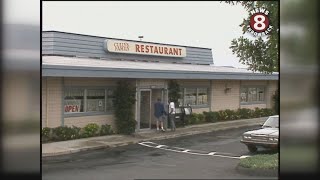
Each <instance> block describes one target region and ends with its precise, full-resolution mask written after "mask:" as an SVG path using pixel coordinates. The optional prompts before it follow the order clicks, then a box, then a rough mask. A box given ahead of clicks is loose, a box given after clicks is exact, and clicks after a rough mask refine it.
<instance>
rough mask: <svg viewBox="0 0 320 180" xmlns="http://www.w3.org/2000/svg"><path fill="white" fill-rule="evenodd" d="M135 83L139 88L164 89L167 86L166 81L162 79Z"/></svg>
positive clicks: (141, 80)
mask: <svg viewBox="0 0 320 180" xmlns="http://www.w3.org/2000/svg"><path fill="white" fill-rule="evenodd" d="M137 83H138V84H137V85H138V87H139V88H151V86H155V87H156V88H164V87H166V85H167V81H166V80H163V79H139V80H138V81H137Z"/></svg>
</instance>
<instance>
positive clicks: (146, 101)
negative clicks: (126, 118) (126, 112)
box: [139, 90, 151, 129]
mask: <svg viewBox="0 0 320 180" xmlns="http://www.w3.org/2000/svg"><path fill="white" fill-rule="evenodd" d="M139 105H140V110H139V111H140V112H139V115H140V121H139V125H140V129H146V128H148V129H150V128H151V90H141V91H140V104H139Z"/></svg>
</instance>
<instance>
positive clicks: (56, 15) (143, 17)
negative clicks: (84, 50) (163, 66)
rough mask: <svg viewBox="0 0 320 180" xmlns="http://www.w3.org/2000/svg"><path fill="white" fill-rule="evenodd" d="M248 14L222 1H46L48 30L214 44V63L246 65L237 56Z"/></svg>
mask: <svg viewBox="0 0 320 180" xmlns="http://www.w3.org/2000/svg"><path fill="white" fill-rule="evenodd" d="M247 16H248V14H247V12H246V11H245V10H244V8H243V7H242V6H241V5H234V6H231V5H229V4H226V3H220V2H219V1H216V2H168V1H167V2H159V1H156V2H142V1H136V2H111V1H108V2H97V1H96V2H82V1H79V2H71V1H69V2H63V1H60V2H59V1H56V2H55V1H43V9H42V28H43V30H44V31H46V30H56V31H63V32H71V33H79V34H86V35H94V36H103V37H110V38H120V39H130V40H139V38H138V36H144V38H143V41H148V42H158V43H166V44H174V45H185V46H195V47H204V48H211V49H212V54H213V61H214V64H215V65H217V66H234V67H239V68H246V66H245V65H242V64H241V63H239V58H237V57H236V55H233V54H232V51H231V49H230V48H229V47H230V45H231V40H232V39H234V38H238V37H240V36H241V35H243V34H242V30H241V27H240V26H239V25H240V24H241V23H242V21H243V19H244V18H246V17H247Z"/></svg>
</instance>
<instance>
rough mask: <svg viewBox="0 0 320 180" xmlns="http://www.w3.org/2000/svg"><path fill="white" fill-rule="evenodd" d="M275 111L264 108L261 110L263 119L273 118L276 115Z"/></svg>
mask: <svg viewBox="0 0 320 180" xmlns="http://www.w3.org/2000/svg"><path fill="white" fill-rule="evenodd" d="M274 114H275V113H274V111H273V110H272V109H268V108H262V109H261V117H267V116H272V115H274Z"/></svg>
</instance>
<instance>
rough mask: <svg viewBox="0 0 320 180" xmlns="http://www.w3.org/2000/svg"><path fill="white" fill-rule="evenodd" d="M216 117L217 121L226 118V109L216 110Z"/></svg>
mask: <svg viewBox="0 0 320 180" xmlns="http://www.w3.org/2000/svg"><path fill="white" fill-rule="evenodd" d="M217 118H218V120H219V121H223V120H227V118H228V114H227V113H226V111H223V110H220V111H218V117H217Z"/></svg>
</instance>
